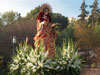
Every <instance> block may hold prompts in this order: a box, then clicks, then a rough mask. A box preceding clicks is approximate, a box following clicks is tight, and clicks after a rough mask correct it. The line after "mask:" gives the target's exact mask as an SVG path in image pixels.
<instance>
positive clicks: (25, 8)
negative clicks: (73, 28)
mask: <svg viewBox="0 0 100 75" xmlns="http://www.w3.org/2000/svg"><path fill="white" fill-rule="evenodd" d="M82 1H83V0H0V13H3V12H5V11H10V10H13V11H17V12H19V13H21V15H22V16H25V15H26V14H27V12H30V10H32V9H34V8H35V7H37V6H38V5H41V4H43V3H49V4H50V5H51V6H52V9H53V12H55V13H61V14H62V15H64V16H66V17H75V18H77V16H78V15H79V14H80V6H81V3H82ZM93 1H94V0H86V3H87V4H88V5H91V4H92V3H93ZM99 3H100V0H99ZM99 6H100V5H99ZM87 9H88V10H90V9H89V8H87Z"/></svg>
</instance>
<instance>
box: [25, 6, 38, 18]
mask: <svg viewBox="0 0 100 75" xmlns="http://www.w3.org/2000/svg"><path fill="white" fill-rule="evenodd" d="M39 11H40V6H38V7H36V8H35V9H33V10H31V11H30V12H29V13H27V15H26V18H28V19H32V18H34V19H36V18H37V16H38V14H39Z"/></svg>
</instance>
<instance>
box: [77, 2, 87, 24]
mask: <svg viewBox="0 0 100 75" xmlns="http://www.w3.org/2000/svg"><path fill="white" fill-rule="evenodd" d="M86 8H87V5H86V4H85V0H83V3H82V5H81V9H80V10H81V14H80V15H79V16H78V17H80V19H79V21H81V22H84V21H85V18H86V17H87V16H88V14H89V12H88V11H86Z"/></svg>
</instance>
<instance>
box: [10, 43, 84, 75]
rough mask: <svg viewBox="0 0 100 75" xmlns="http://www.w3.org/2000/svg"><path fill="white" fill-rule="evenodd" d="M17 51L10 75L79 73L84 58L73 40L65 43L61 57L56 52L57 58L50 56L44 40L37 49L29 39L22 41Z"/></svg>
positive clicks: (73, 74) (11, 64)
mask: <svg viewBox="0 0 100 75" xmlns="http://www.w3.org/2000/svg"><path fill="white" fill-rule="evenodd" d="M16 51H17V54H15V55H14V56H13V57H12V62H10V65H9V70H10V73H9V74H10V75H55V74H57V73H58V74H63V75H66V74H67V75H70V74H71V75H79V72H80V71H81V68H82V65H81V63H82V60H81V59H80V56H79V55H78V52H77V50H76V48H75V46H74V44H73V42H72V41H69V42H68V46H66V45H65V43H64V45H63V49H62V50H61V52H60V57H59V54H57V53H56V56H55V58H49V55H48V51H45V49H44V45H43V42H42V41H41V44H40V47H38V46H36V48H35V49H33V48H32V46H30V45H28V44H27V41H26V42H24V44H23V45H22V44H21V43H20V44H19V47H18V48H16Z"/></svg>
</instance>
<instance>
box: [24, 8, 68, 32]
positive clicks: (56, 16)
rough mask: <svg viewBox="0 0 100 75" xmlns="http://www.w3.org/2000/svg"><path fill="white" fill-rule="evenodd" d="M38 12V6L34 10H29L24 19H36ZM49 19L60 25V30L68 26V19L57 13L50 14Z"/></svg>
mask: <svg viewBox="0 0 100 75" xmlns="http://www.w3.org/2000/svg"><path fill="white" fill-rule="evenodd" d="M39 11H40V6H38V7H36V8H35V9H33V10H31V11H30V12H29V13H28V14H27V15H26V18H27V19H32V18H35V19H36V18H37V16H38V14H39ZM50 15H51V18H52V21H53V22H55V23H60V24H61V28H60V30H62V29H64V28H66V26H67V25H68V18H67V17H65V16H62V15H61V14H59V13H51V14H50Z"/></svg>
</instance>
